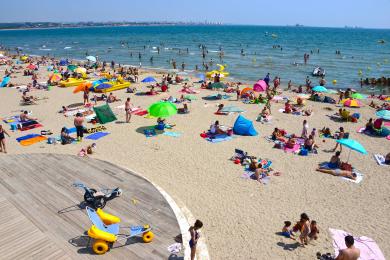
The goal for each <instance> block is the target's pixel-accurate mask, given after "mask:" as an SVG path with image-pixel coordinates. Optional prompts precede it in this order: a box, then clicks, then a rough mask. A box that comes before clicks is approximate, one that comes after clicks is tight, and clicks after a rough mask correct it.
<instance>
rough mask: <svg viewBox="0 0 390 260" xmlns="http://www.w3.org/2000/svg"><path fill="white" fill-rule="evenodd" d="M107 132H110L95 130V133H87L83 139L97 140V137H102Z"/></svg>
mask: <svg viewBox="0 0 390 260" xmlns="http://www.w3.org/2000/svg"><path fill="white" fill-rule="evenodd" d="M109 134H110V133H106V132H97V133H94V134H91V135H88V136H87V137H86V138H85V139H89V140H98V139H100V138H103V137H105V136H106V135H109Z"/></svg>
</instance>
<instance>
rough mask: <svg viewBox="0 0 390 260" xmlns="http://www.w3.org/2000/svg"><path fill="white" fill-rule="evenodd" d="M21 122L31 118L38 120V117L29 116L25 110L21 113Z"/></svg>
mask: <svg viewBox="0 0 390 260" xmlns="http://www.w3.org/2000/svg"><path fill="white" fill-rule="evenodd" d="M19 117H20V122H27V121H30V120H37V119H36V118H33V117H29V116H28V112H27V111H23V113H21V114H20V116H19Z"/></svg>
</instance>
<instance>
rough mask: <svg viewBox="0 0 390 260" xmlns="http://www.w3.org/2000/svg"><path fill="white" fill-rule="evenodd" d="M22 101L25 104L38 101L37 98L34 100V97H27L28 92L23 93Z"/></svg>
mask: <svg viewBox="0 0 390 260" xmlns="http://www.w3.org/2000/svg"><path fill="white" fill-rule="evenodd" d="M22 99H23V101H24V102H31V103H35V101H37V98H34V96H27V91H24V92H23V95H22Z"/></svg>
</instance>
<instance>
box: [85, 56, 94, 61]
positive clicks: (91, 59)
mask: <svg viewBox="0 0 390 260" xmlns="http://www.w3.org/2000/svg"><path fill="white" fill-rule="evenodd" d="M85 58H86V59H87V60H89V61H91V62H96V57H94V56H87V57H85Z"/></svg>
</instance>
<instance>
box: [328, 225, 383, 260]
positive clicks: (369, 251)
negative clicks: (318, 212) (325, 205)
mask: <svg viewBox="0 0 390 260" xmlns="http://www.w3.org/2000/svg"><path fill="white" fill-rule="evenodd" d="M329 232H330V234H331V236H332V238H333V248H334V252H335V256H336V257H337V256H338V254H339V252H340V250H342V249H346V248H347V246H346V245H345V237H346V236H348V235H351V234H349V233H347V232H345V231H344V230H339V229H332V228H329ZM354 240H355V243H354V246H355V247H356V248H358V249H359V250H360V258H359V259H361V260H373V259H375V260H385V257H384V255H383V253H382V251H381V250H380V248H379V246H378V245H377V243H376V242H375V241H374V240H373V239H372V238H369V237H365V236H362V237H355V236H354Z"/></svg>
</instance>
